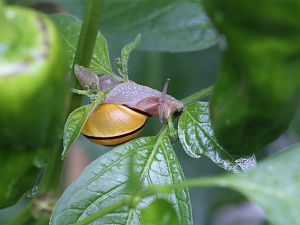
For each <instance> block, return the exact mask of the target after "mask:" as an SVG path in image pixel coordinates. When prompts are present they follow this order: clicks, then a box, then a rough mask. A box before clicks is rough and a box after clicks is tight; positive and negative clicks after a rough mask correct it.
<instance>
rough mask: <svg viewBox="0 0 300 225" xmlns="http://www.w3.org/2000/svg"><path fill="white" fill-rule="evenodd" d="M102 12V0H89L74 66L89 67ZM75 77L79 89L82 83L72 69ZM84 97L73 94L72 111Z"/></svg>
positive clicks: (75, 86) (76, 86)
mask: <svg viewBox="0 0 300 225" xmlns="http://www.w3.org/2000/svg"><path fill="white" fill-rule="evenodd" d="M101 13H102V0H88V1H87V7H86V10H85V15H84V18H83V22H82V27H81V31H80V36H79V40H78V45H77V48H76V53H75V59H74V62H73V66H72V68H74V65H75V64H78V65H81V66H84V67H87V68H88V67H89V65H90V62H91V59H92V56H93V51H94V47H95V43H96V39H97V33H98V28H99V26H100V18H101ZM72 75H73V76H72V77H73V79H74V84H75V85H74V88H76V89H79V88H80V85H79V83H78V81H77V79H76V77H75V75H74V71H72ZM81 99H82V97H81V96H79V95H73V96H72V102H71V107H70V111H73V110H74V109H76V108H78V106H79V105H80V103H81Z"/></svg>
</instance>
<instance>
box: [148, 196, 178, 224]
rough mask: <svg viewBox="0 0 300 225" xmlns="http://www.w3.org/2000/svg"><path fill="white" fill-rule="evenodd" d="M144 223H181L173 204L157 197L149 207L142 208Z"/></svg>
mask: <svg viewBox="0 0 300 225" xmlns="http://www.w3.org/2000/svg"><path fill="white" fill-rule="evenodd" d="M142 224H143V225H179V222H178V218H177V214H176V211H175V209H174V208H173V206H172V204H171V203H170V202H168V201H166V200H164V199H156V200H155V201H153V202H152V203H151V204H150V205H149V206H148V207H147V208H145V209H142Z"/></svg>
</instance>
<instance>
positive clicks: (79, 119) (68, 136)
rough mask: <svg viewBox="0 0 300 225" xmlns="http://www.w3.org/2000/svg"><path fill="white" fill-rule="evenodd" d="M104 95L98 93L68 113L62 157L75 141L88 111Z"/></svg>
mask: <svg viewBox="0 0 300 225" xmlns="http://www.w3.org/2000/svg"><path fill="white" fill-rule="evenodd" d="M104 97H105V95H104V93H99V96H98V98H97V99H96V100H95V101H93V102H91V103H90V104H88V105H85V106H82V107H80V108H78V109H75V110H74V111H73V112H71V113H70V115H69V116H68V119H67V122H66V124H65V127H64V137H63V152H62V158H65V157H66V154H67V152H68V150H69V148H70V146H71V144H73V143H74V141H76V139H77V138H78V137H79V135H80V132H81V129H82V127H83V126H84V124H85V122H86V120H87V119H88V117H89V115H90V113H91V112H92V111H93V110H94V108H95V107H96V106H97V105H98V104H99V103H100V102H101V101H102V99H103V98H104Z"/></svg>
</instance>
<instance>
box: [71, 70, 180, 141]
mask: <svg viewBox="0 0 300 225" xmlns="http://www.w3.org/2000/svg"><path fill="white" fill-rule="evenodd" d="M78 73H80V74H79V75H76V76H77V78H78V80H79V82H80V84H81V85H82V86H83V87H87V86H90V85H92V84H93V85H95V86H97V88H98V89H99V90H100V91H105V90H106V89H109V88H112V89H111V91H110V92H109V93H108V94H107V96H106V98H105V99H104V100H103V101H102V102H101V104H99V105H98V106H97V107H96V108H95V110H94V111H93V112H92V113H91V115H90V116H89V118H88V119H87V121H86V123H85V125H84V127H83V129H82V130H81V133H82V134H83V135H84V136H85V137H87V138H88V139H89V140H90V141H92V142H94V143H97V144H102V145H117V144H120V143H123V142H126V141H129V140H131V139H132V138H134V137H135V136H136V135H138V134H139V133H140V131H141V130H142V129H143V127H144V125H145V123H146V122H147V119H148V118H149V117H150V116H159V118H160V121H161V122H163V121H165V120H167V118H168V117H169V116H170V114H172V113H174V112H175V111H177V110H178V109H180V108H182V107H183V104H182V102H180V101H178V100H177V99H175V98H174V97H172V96H170V95H167V94H166V92H167V88H168V84H169V81H170V80H169V79H168V80H167V81H166V83H165V86H164V89H163V91H162V92H160V91H157V90H155V89H153V88H150V87H147V86H143V85H140V84H137V83H135V82H132V81H126V82H122V83H121V82H118V81H116V80H114V79H113V78H112V77H109V76H101V77H97V76H96V74H95V73H93V72H91V71H89V70H88V69H86V68H84V67H80V66H76V67H75V74H78ZM83 74H84V76H81V75H83ZM85 77H87V78H85Z"/></svg>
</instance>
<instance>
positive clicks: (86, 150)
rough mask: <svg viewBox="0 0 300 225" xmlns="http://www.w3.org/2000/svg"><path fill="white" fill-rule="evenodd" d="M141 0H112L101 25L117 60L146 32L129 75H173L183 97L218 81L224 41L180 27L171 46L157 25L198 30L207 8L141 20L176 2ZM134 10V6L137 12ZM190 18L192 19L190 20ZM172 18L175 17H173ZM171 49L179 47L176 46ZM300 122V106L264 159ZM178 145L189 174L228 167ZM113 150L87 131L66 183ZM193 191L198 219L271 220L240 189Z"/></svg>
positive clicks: (160, 79) (70, 1) (62, 5)
mask: <svg viewBox="0 0 300 225" xmlns="http://www.w3.org/2000/svg"><path fill="white" fill-rule="evenodd" d="M8 2H9V3H12V4H20V5H26V6H30V7H35V8H38V9H39V10H43V11H45V12H64V13H71V14H73V15H75V16H77V17H79V18H82V17H83V13H84V3H85V1H84V0H62V1H58V0H57V1H54V0H53V1H47V4H45V1H42V0H41V1H38V0H31V1H30V0H20V1H18V0H11V1H8ZM139 2H141V5H143V4H144V5H145V4H146V6H140V8H138V6H136V8H134V9H130V4H126V1H111V3H110V4H106V5H105V8H104V9H103V26H101V27H100V30H101V32H102V33H103V35H104V36H105V37H106V39H107V41H108V48H109V52H110V57H111V60H112V61H113V59H115V58H117V57H118V56H119V54H120V50H121V47H122V46H123V45H124V44H125V43H127V42H128V41H130V40H132V39H133V38H134V37H135V36H136V35H137V33H138V32H140V33H141V34H142V43H141V46H140V47H139V48H138V49H137V50H136V51H134V52H133V53H132V55H131V57H130V62H129V76H130V79H131V80H134V81H135V82H137V83H140V84H143V85H147V86H150V87H153V88H155V89H158V90H161V89H162V88H163V84H164V82H165V80H166V78H170V79H171V83H170V86H169V90H168V93H169V94H170V95H172V96H174V97H176V98H177V99H182V98H184V97H186V96H188V95H190V94H192V93H194V92H195V91H198V90H201V89H202V88H205V87H208V86H209V85H211V84H213V83H214V81H215V78H216V75H217V72H218V68H219V62H220V57H221V49H220V45H219V44H213V43H207V45H206V46H205V45H203V46H202V47H201V46H200V47H199V46H197V45H194V46H192V47H189V46H185V44H186V45H189V44H190V43H192V42H191V40H189V41H187V43H186V40H185V37H184V36H182V37H180V35H181V34H182V33H181V32H180V31H176V30H174V32H173V33H172V32H170V34H169V35H176V32H178V36H179V37H176V38H181V39H182V44H181V45H180V46H179V47H178V49H174V46H168V45H169V43H166V44H165V45H166V46H164V44H163V43H165V42H164V41H165V40H161V37H160V36H159V31H157V30H155V26H156V24H155V22H156V21H163V22H165V24H166V25H165V26H166V27H165V28H166V29H168V25H171V24H176V20H177V19H178V23H182V24H179V25H180V27H181V28H182V29H185V26H186V27H187V28H186V29H190V32H195V31H193V30H192V29H193V23H195V24H197V21H199V20H201V19H207V18H205V17H203V15H202V14H201V16H200V17H199V15H197V14H196V13H197V10H199V12H200V13H202V11H201V9H197V8H195V7H187V6H186V5H185V8H183V10H181V11H180V12H179V11H178V12H177V9H176V8H174V9H172V10H173V11H172V12H173V13H174V14H171V13H170V14H167V15H166V14H165V13H167V11H166V12H165V13H164V12H163V13H162V14H161V15H159V16H158V18H159V17H161V18H160V19H158V20H150V23H148V24H147V25H145V24H137V23H135V22H136V21H134V18H135V17H136V18H147V17H150V16H151V15H152V14H153V13H154V12H158V11H159V10H167V8H166V6H168V7H172V6H170V4H169V2H170V1H139ZM147 2H149V3H150V4H151V7H148V6H147V4H148V3H147ZM126 7H127V9H126ZM139 9H140V10H139ZM145 9H147V10H145ZM126 10H128V11H127V13H128V14H129V15H127V14H125V13H124V12H126ZM130 10H134V13H132V11H130ZM143 10H144V11H143ZM189 10H190V11H189ZM120 11H122V12H120ZM132 14H134V15H132ZM176 14H178V17H175V16H174V15H176ZM182 14H184V15H182ZM183 17H184V18H185V19H184V20H182V18H183ZM187 18H190V19H189V20H187ZM171 19H172V20H173V21H172V23H169V20H171ZM131 20H132V21H131ZM128 22H131V23H132V24H133V25H132V26H130V25H129V24H128ZM196 27H197V26H196ZM175 28H176V27H175ZM175 28H174V29H175ZM172 29H173V28H172V27H170V29H169V30H171V31H172ZM164 35H165V34H164ZM195 35H197V34H195ZM211 35H213V34H211ZM164 37H165V36H164ZM209 37H212V36H209ZM216 37H217V36H216ZM169 38H170V37H169ZM174 38H175V37H174ZM174 45H175V44H174ZM168 48H169V49H168ZM170 49H173V50H172V51H170ZM299 124H300V110H298V113H297V115H296V117H295V119H294V121H293V122H292V124H291V127H290V129H289V130H288V131H287V132H286V133H285V134H283V135H282V136H281V137H280V138H279V139H277V140H276V141H275V142H273V143H271V144H270V145H268V146H267V147H266V148H264V149H263V150H262V151H260V152H259V154H258V160H261V159H263V158H264V157H266V156H267V155H269V154H273V153H274V152H276V151H278V150H280V149H282V148H283V147H285V146H288V145H291V144H293V143H295V142H297V141H299V134H300V126H299ZM160 128H161V124H160V123H159V120H158V118H154V117H153V118H151V119H150V121H149V123H147V125H146V127H145V129H144V130H143V132H142V133H141V134H140V136H152V135H155V134H156V133H157V132H158V131H159V129H160ZM174 149H175V150H176V154H177V157H178V159H179V161H180V163H181V165H182V168H183V171H184V174H185V176H186V177H187V178H191V177H196V176H197V177H199V176H212V175H215V174H219V173H223V172H224V170H222V169H220V168H219V167H217V166H216V165H214V164H213V163H211V162H210V160H209V159H206V158H201V159H194V158H191V157H189V156H188V155H187V154H186V153H185V152H184V150H183V149H182V147H181V145H180V144H179V143H175V147H174ZM109 150H110V148H108V147H103V146H99V145H95V144H92V143H91V142H89V141H87V140H86V139H84V138H83V137H80V139H79V140H78V142H77V143H76V144H75V145H74V146H73V149H72V150H71V151H70V152H69V155H68V157H67V161H66V163H65V173H64V187H67V186H68V185H69V184H70V183H71V182H72V181H73V180H74V179H76V177H77V176H78V175H79V174H80V172H81V170H82V169H83V168H84V167H85V166H86V165H87V164H89V162H90V161H92V160H94V159H95V158H97V157H99V156H100V155H102V154H104V153H106V152H107V151H109ZM190 197H191V201H192V209H193V218H194V224H196V225H250V224H251V225H262V224H267V222H265V220H264V216H263V213H262V211H261V210H260V208H259V207H258V206H256V205H254V204H252V203H250V202H247V201H246V200H245V199H244V197H243V196H241V195H240V194H238V193H236V192H233V191H229V190H225V189H220V188H201V189H191V190H190ZM25 201H26V199H22V200H20V202H19V203H18V204H17V205H16V206H14V207H11V208H8V209H5V210H1V211H0V224H2V223H4V221H5V220H6V219H7V218H9V217H11V216H12V215H13V214H14V213H15V211H16V210H18V209H19V208H20V207H22V204H24V202H25Z"/></svg>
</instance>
